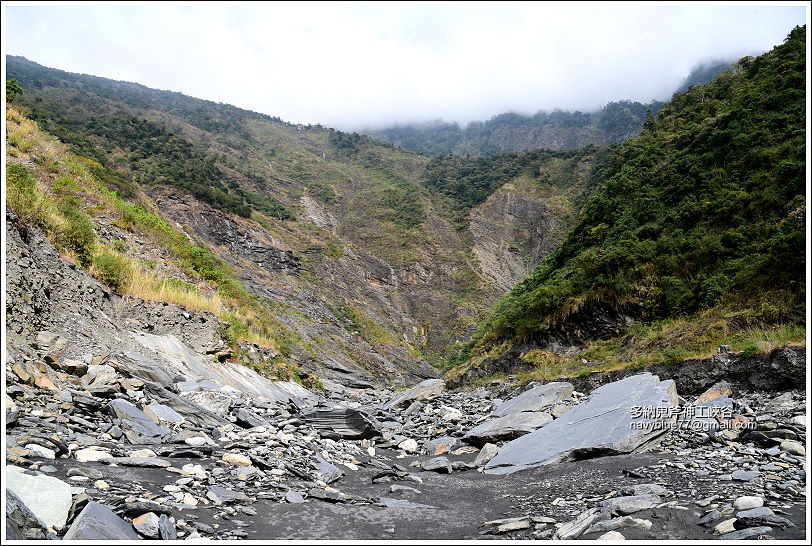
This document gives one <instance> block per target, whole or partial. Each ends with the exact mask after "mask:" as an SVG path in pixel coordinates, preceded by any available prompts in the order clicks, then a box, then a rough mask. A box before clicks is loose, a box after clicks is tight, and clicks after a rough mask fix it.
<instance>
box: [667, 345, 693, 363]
mask: <svg viewBox="0 0 812 546" xmlns="http://www.w3.org/2000/svg"><path fill="white" fill-rule="evenodd" d="M687 353H688V351H686V350H685V349H683V348H682V347H673V348H671V349H665V350H663V351H662V352H661V353H660V354H661V355H662V359H663V363H664V364H666V365H668V366H673V365H674V364H679V363H680V362H682V361H683V360H685V355H686V354H687Z"/></svg>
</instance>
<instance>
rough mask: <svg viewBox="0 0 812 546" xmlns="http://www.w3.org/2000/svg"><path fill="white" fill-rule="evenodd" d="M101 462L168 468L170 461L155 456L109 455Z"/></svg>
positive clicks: (170, 464)
mask: <svg viewBox="0 0 812 546" xmlns="http://www.w3.org/2000/svg"><path fill="white" fill-rule="evenodd" d="M102 462H104V463H108V464H117V465H121V466H140V467H142V468H168V467H170V466H172V463H170V462H169V461H165V460H163V459H159V458H157V457H111V458H109V459H103V460H102Z"/></svg>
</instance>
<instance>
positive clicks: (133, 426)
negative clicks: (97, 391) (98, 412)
mask: <svg viewBox="0 0 812 546" xmlns="http://www.w3.org/2000/svg"><path fill="white" fill-rule="evenodd" d="M107 412H108V413H109V414H110V415H111V416H112V417H113V419H114V420H115V423H116V424H117V425H118V426H119V427H121V430H123V431H124V435H125V436H126V437H127V439H128V440H129V441H130V443H133V444H158V443H161V440H162V439H163V437H164V436H166V435H168V434H169V430H167V429H165V428H164V427H161V426H158V425H156V424H155V422H154V421H153V420H152V419H151V418H150V417H149V416H148V415H147V414H146V413H144V412H143V411H141V410H140V409H138V408H137V407H135V406H134V405H133V404H131V403H129V402H127V401H126V400H122V399H120V398H119V399H116V400H111V401H110V403H109V404H107Z"/></svg>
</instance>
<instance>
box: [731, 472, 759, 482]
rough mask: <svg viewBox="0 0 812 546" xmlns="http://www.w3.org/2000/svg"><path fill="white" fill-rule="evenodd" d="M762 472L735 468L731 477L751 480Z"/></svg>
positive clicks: (746, 480) (737, 479)
mask: <svg viewBox="0 0 812 546" xmlns="http://www.w3.org/2000/svg"><path fill="white" fill-rule="evenodd" d="M759 474H761V473H760V472H759V471H758V470H734V471H733V473H732V474H731V478H733V479H734V480H736V481H740V482H749V481H750V480H752V479H754V478H757V477H758V476H759Z"/></svg>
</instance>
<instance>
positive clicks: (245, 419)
mask: <svg viewBox="0 0 812 546" xmlns="http://www.w3.org/2000/svg"><path fill="white" fill-rule="evenodd" d="M234 417H235V418H236V419H237V420H236V423H237V424H238V425H239V426H241V427H242V428H253V427H263V426H266V425H267V424H268V422H267V421H266V420H265V419H263V418H262V417H260V416H259V415H257V414H256V413H254V412H253V411H251V410H249V409H246V408H238V409H237V410H236V411H234Z"/></svg>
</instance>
